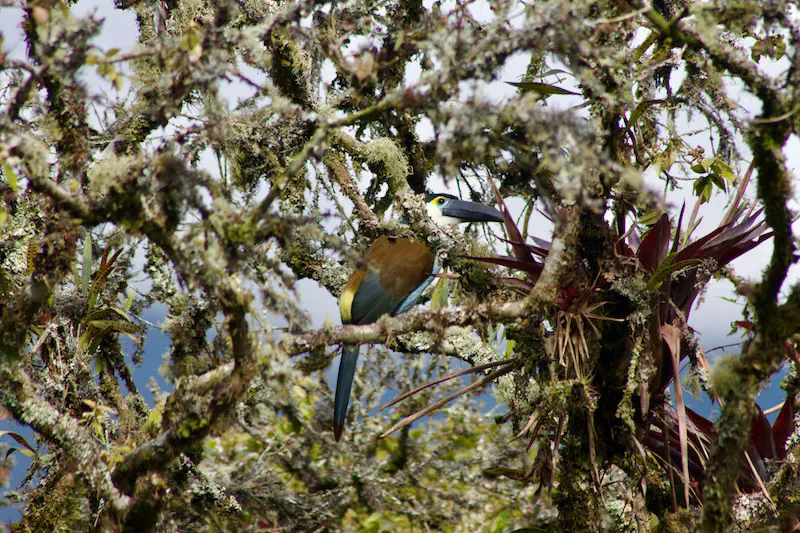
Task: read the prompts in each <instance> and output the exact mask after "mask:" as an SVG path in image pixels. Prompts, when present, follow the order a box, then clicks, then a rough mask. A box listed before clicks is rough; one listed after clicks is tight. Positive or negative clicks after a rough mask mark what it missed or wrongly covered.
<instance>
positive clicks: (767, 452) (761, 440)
mask: <svg viewBox="0 0 800 533" xmlns="http://www.w3.org/2000/svg"><path fill="white" fill-rule="evenodd" d="M756 409H758V412H757V413H756V414H755V416H753V422H752V424H751V429H750V441H751V442H752V443H753V445H754V446H755V447H756V450H758V454H759V455H760V456H761V457H762V458H764V459H774V458H775V457H777V455H778V454H777V452H776V450H775V440H774V438H773V436H772V428H771V427H770V425H769V420H767V417H766V416H765V415H764V411H762V410H761V408H760V407H758V406H756Z"/></svg>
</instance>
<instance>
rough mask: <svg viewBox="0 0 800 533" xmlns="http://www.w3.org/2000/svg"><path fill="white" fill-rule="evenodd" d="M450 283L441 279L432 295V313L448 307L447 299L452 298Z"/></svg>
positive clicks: (445, 279)
mask: <svg viewBox="0 0 800 533" xmlns="http://www.w3.org/2000/svg"><path fill="white" fill-rule="evenodd" d="M449 281H450V280H448V279H447V278H439V281H438V282H437V283H436V287H434V288H433V294H432V295H431V311H436V310H438V309H442V308H444V307H447V299H448V297H449V296H450V284H449Z"/></svg>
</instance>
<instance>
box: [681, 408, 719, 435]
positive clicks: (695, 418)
mask: <svg viewBox="0 0 800 533" xmlns="http://www.w3.org/2000/svg"><path fill="white" fill-rule="evenodd" d="M686 414H687V415H688V416H689V420H691V421H692V424H694V426H695V427H696V428H697V430H698V431H699V432H700V433H702V434H703V435H705V436H706V438H708V439H709V440H711V437H712V435H713V434H714V422H712V421H711V420H709V419H708V418H706V417H704V416H703V415H700V414H698V413H697V412H696V411H694V410H692V409H690V408H688V407H687V408H686Z"/></svg>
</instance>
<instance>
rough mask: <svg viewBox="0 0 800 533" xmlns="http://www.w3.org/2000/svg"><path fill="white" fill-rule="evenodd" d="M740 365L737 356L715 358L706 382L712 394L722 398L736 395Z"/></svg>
mask: <svg viewBox="0 0 800 533" xmlns="http://www.w3.org/2000/svg"><path fill="white" fill-rule="evenodd" d="M741 372H742V364H741V359H740V358H739V356H738V355H733V354H726V355H723V356H720V357H718V358H717V360H716V361H715V362H714V366H713V367H712V368H711V373H710V374H709V376H708V380H709V382H710V383H711V386H712V387H713V389H714V392H715V393H717V394H719V395H720V397H722V398H729V397H730V396H731V395H734V394H738V393H739V392H740V390H739V388H740V387H741Z"/></svg>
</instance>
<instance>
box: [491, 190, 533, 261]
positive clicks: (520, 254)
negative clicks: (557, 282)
mask: <svg viewBox="0 0 800 533" xmlns="http://www.w3.org/2000/svg"><path fill="white" fill-rule="evenodd" d="M489 183H490V184H491V185H492V191H494V198H495V201H496V202H497V207H498V208H500V212H501V213H503V222H504V223H505V226H506V232H507V233H508V237H509V239H510V240H511V241H514V242H516V244H515V243H514V242H512V244H511V247H512V250H513V251H514V257H516V258H517V259H518V260H520V261H523V262H525V263H533V262H535V260H534V258H533V255H531V252H530V250H528V247H527V246H526V245H524V244H521V243H523V242H524V241H525V239H523V238H522V233H520V231H519V228H517V225H516V224H515V223H514V219H513V218H512V217H511V213H510V212H509V210H508V206H506V203H505V201H504V200H503V197H502V196H500V191H499V190H498V189H497V186H496V185H495V184H494V180H493V179H492V178H491V177H489Z"/></svg>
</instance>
